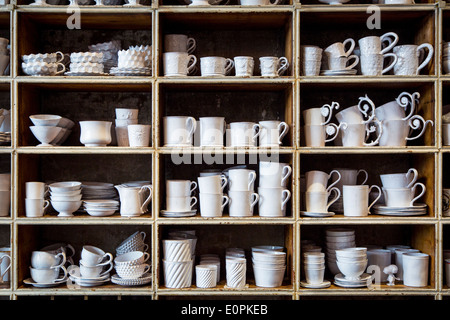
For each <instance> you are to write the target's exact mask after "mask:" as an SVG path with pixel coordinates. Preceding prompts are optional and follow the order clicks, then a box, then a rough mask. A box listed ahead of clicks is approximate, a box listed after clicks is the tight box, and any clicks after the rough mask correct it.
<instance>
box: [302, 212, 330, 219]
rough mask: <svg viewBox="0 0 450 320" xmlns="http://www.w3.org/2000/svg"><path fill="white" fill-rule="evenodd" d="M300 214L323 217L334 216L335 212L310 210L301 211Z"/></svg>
mask: <svg viewBox="0 0 450 320" xmlns="http://www.w3.org/2000/svg"><path fill="white" fill-rule="evenodd" d="M300 215H302V216H305V217H313V218H323V217H332V216H334V212H308V211H300Z"/></svg>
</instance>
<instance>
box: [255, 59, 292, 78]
mask: <svg viewBox="0 0 450 320" xmlns="http://www.w3.org/2000/svg"><path fill="white" fill-rule="evenodd" d="M259 67H260V71H261V76H263V77H278V76H281V75H283V74H284V73H285V72H286V70H287V69H288V68H289V61H288V59H287V58H286V57H280V58H279V57H260V58H259Z"/></svg>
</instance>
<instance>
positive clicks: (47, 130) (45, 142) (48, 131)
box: [30, 126, 62, 147]
mask: <svg viewBox="0 0 450 320" xmlns="http://www.w3.org/2000/svg"><path fill="white" fill-rule="evenodd" d="M61 129H62V128H60V127H50V126H30V130H31V132H32V133H33V135H34V136H35V137H36V139H38V140H39V142H40V144H38V145H37V146H38V147H49V146H52V144H50V142H52V141H53V140H54V139H55V138H56V136H57V135H58V133H59V132H60V131H61Z"/></svg>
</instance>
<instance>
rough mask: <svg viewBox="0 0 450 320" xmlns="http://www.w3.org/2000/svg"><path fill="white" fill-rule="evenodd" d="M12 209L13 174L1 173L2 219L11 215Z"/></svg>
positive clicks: (0, 198)
mask: <svg viewBox="0 0 450 320" xmlns="http://www.w3.org/2000/svg"><path fill="white" fill-rule="evenodd" d="M10 207H11V174H10V173H0V217H6V216H8V215H9V211H10Z"/></svg>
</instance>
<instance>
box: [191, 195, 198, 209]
mask: <svg viewBox="0 0 450 320" xmlns="http://www.w3.org/2000/svg"><path fill="white" fill-rule="evenodd" d="M192 200H194V202H192ZM197 201H198V200H197V197H191V210H192V208H193V207H194V206H195V205H196V204H197Z"/></svg>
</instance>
